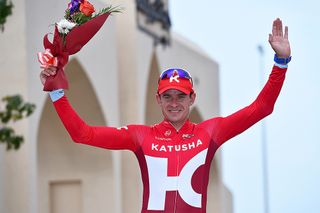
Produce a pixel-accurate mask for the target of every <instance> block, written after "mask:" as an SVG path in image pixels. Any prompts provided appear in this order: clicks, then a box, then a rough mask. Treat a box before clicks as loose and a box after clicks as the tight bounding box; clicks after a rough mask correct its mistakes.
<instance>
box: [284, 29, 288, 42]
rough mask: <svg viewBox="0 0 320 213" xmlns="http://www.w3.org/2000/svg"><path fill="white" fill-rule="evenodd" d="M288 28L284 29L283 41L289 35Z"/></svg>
mask: <svg viewBox="0 0 320 213" xmlns="http://www.w3.org/2000/svg"><path fill="white" fill-rule="evenodd" d="M288 31H289V30H288V26H286V27H285V28H284V38H285V39H288V35H289V33H288Z"/></svg>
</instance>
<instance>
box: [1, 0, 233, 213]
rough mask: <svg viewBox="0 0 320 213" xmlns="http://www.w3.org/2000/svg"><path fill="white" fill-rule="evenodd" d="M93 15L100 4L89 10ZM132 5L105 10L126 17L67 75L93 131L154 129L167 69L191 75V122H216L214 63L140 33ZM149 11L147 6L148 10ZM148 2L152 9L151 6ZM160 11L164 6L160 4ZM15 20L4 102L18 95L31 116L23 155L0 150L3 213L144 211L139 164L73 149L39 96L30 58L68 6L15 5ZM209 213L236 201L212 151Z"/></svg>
mask: <svg viewBox="0 0 320 213" xmlns="http://www.w3.org/2000/svg"><path fill="white" fill-rule="evenodd" d="M91 2H92V3H93V4H94V5H95V6H96V7H98V8H99V7H102V6H103V5H105V3H103V2H102V1H98V0H92V1H91ZM137 2H138V1H134V0H118V1H111V2H110V1H109V2H108V3H112V4H114V5H121V6H123V7H124V8H125V11H124V12H123V13H122V14H118V15H114V16H111V17H110V18H109V19H108V20H107V22H106V23H105V25H104V26H103V27H102V29H101V30H100V31H99V33H98V34H97V35H96V36H95V37H94V38H93V39H92V40H91V41H90V42H89V43H88V44H87V45H86V46H85V47H84V48H83V49H82V50H81V51H80V52H79V53H78V54H76V55H75V56H72V57H71V58H70V62H69V64H68V65H67V67H66V73H67V75H68V78H69V83H70V90H69V91H68V92H67V95H68V97H69V99H70V101H71V103H72V105H73V106H74V107H75V109H76V110H77V111H78V113H79V114H80V115H81V117H82V118H83V119H84V120H86V121H87V122H88V123H89V124H92V125H110V126H122V125H124V124H129V123H140V124H154V123H156V122H158V121H161V119H162V115H161V112H160V110H159V108H158V106H157V104H156V101H155V91H156V85H157V80H158V76H159V73H160V72H161V71H162V70H164V69H166V68H169V67H182V68H185V69H187V70H189V71H190V72H191V73H192V75H193V78H194V81H195V88H196V91H197V100H196V104H195V105H194V106H193V108H192V112H191V120H192V121H194V122H200V121H202V120H204V119H208V118H211V117H213V116H216V115H218V114H219V76H218V75H219V73H218V64H217V62H215V61H214V60H213V59H211V58H210V57H209V56H208V55H207V54H206V53H204V52H203V51H202V50H201V49H199V48H198V47H197V46H196V45H194V44H192V43H191V42H190V41H188V40H186V39H184V38H183V37H181V36H179V35H177V34H175V33H173V32H169V31H162V30H161V27H159V26H157V25H158V24H157V23H153V24H149V27H150V28H151V30H152V31H153V32H155V33H156V34H157V35H162V33H163V36H164V37H165V38H167V39H168V40H170V45H169V46H166V47H163V46H162V45H155V39H154V38H153V37H152V36H150V35H149V34H148V33H146V32H145V30H141V29H142V28H141V26H140V27H138V25H139V22H140V24H141V23H142V24H143V23H144V22H145V21H146V20H145V17H143V14H140V12H138V10H137ZM147 2H148V1H147ZM150 2H152V1H150ZM162 2H163V3H164V8H166V7H167V3H168V2H167V1H162ZM14 4H15V7H14V11H13V15H12V16H10V17H9V18H8V21H7V23H6V26H5V27H6V28H5V31H4V33H0V47H1V52H0V73H1V78H0V85H1V88H0V96H1V97H3V96H5V95H8V94H16V93H20V94H22V95H23V97H24V99H25V100H27V101H29V102H32V103H35V104H36V106H37V109H36V111H35V113H34V114H33V115H32V116H31V117H30V118H29V119H27V120H24V121H22V122H20V123H18V124H15V128H16V131H17V132H19V133H21V134H23V135H24V138H25V143H24V144H23V145H22V147H21V149H20V150H19V151H10V152H7V151H5V147H4V146H3V145H1V147H0V212H1V213H65V212H68V213H74V212H77V213H105V212H112V213H122V212H123V213H135V212H139V211H140V208H141V203H142V201H141V200H142V183H141V180H140V170H139V168H138V163H137V160H136V159H135V156H134V155H133V154H132V153H130V152H128V151H109V150H103V149H98V148H94V147H89V146H84V145H79V144H75V143H73V142H72V141H71V140H70V138H69V136H68V135H67V132H66V130H65V129H64V128H63V126H62V124H61V122H60V121H59V119H58V117H57V115H56V113H55V112H54V110H53V107H52V104H51V101H50V100H49V98H48V96H47V94H46V93H45V92H43V91H42V85H41V83H40V81H39V71H40V70H39V63H38V61H37V58H36V53H37V52H39V51H43V46H42V38H43V36H44V34H45V33H47V32H52V30H53V28H52V27H50V26H49V24H50V23H54V22H55V21H58V20H60V19H61V18H62V16H63V11H64V10H65V8H66V4H67V1H66V0H56V1H49V0H42V1H36V0H28V1H14ZM207 212H215V213H231V212H232V196H231V194H230V192H229V191H228V190H227V189H226V187H225V186H224V185H223V182H222V180H221V158H220V153H219V152H218V153H217V154H216V156H215V159H214V161H213V163H212V170H211V177H210V184H209V189H208V207H207Z"/></svg>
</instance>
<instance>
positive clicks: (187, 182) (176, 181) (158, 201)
mask: <svg viewBox="0 0 320 213" xmlns="http://www.w3.org/2000/svg"><path fill="white" fill-rule="evenodd" d="M207 151H208V149H205V150H203V151H201V152H200V153H198V154H197V155H196V156H194V157H193V158H192V159H191V160H190V161H188V163H187V164H186V165H185V166H184V167H183V169H182V170H181V172H180V175H179V176H175V177H174V176H170V177H168V176H167V173H168V172H167V171H168V159H167V158H158V157H151V156H146V161H147V167H148V174H149V187H150V190H149V193H150V194H149V202H148V210H164V206H165V199H166V192H167V191H178V192H179V195H180V196H181V198H182V199H183V200H184V201H185V202H186V203H187V204H189V205H191V206H194V207H197V208H201V194H199V193H197V192H195V191H194V190H193V188H192V185H191V178H192V175H193V174H194V172H195V171H196V170H197V169H198V168H199V167H200V166H201V165H203V164H204V163H205V159H206V155H207Z"/></svg>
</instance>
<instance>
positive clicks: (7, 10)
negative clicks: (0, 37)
mask: <svg viewBox="0 0 320 213" xmlns="http://www.w3.org/2000/svg"><path fill="white" fill-rule="evenodd" d="M12 8H13V4H12V2H11V1H10V2H7V0H0V29H1V31H2V32H3V31H4V24H5V23H6V20H7V17H8V16H9V15H11V14H12Z"/></svg>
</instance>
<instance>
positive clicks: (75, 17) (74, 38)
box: [38, 0, 121, 91]
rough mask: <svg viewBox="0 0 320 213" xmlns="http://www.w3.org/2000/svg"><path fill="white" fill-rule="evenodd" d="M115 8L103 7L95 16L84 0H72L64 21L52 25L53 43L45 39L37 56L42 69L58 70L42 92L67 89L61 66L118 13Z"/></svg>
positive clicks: (66, 81) (92, 8)
mask: <svg viewBox="0 0 320 213" xmlns="http://www.w3.org/2000/svg"><path fill="white" fill-rule="evenodd" d="M120 11H121V9H119V8H118V7H112V6H109V7H106V8H103V9H102V10H101V11H100V12H98V13H95V8H94V7H93V5H92V4H91V3H90V2H89V1H87V0H71V2H70V3H69V4H68V8H67V9H66V11H65V16H64V19H62V20H61V21H59V22H58V23H56V24H55V30H54V35H53V41H52V42H50V41H49V39H48V34H46V35H45V36H44V39H43V45H44V48H45V52H43V53H42V52H40V53H38V59H39V62H40V64H41V65H40V66H41V68H43V69H45V68H48V67H50V66H54V67H57V72H56V73H57V74H56V75H55V76H50V77H48V78H47V80H46V83H45V85H44V88H43V90H44V91H52V90H55V89H68V80H67V78H66V76H65V73H64V69H63V68H64V66H65V65H66V64H67V63H68V59H69V55H73V54H75V53H77V52H78V51H80V49H81V48H82V47H83V46H84V45H85V44H86V43H87V42H88V41H89V40H90V39H91V38H92V37H93V36H94V35H95V34H96V33H97V32H98V31H99V29H100V28H101V27H102V25H103V24H104V22H105V21H106V19H107V18H108V16H109V15H110V14H111V13H115V12H120Z"/></svg>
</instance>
